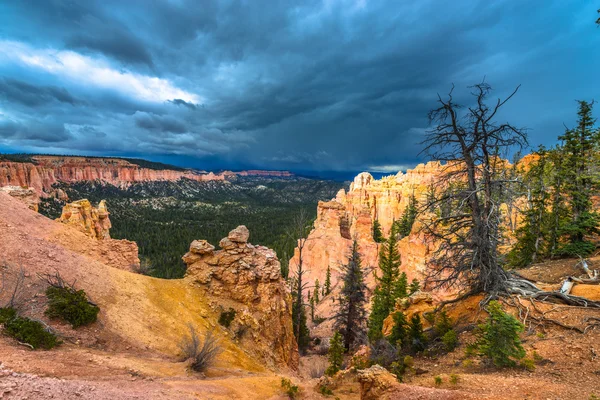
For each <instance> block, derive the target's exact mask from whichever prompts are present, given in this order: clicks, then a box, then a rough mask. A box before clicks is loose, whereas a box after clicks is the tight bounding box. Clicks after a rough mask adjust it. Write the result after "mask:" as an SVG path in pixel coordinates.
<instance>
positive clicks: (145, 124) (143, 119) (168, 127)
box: [134, 112, 187, 133]
mask: <svg viewBox="0 0 600 400" xmlns="http://www.w3.org/2000/svg"><path fill="white" fill-rule="evenodd" d="M134 119H135V124H136V125H137V126H138V127H140V128H143V129H148V130H156V131H161V132H173V133H183V132H186V131H187V128H186V126H185V124H184V123H183V122H181V121H178V120H177V119H175V118H173V117H170V116H168V115H167V116H160V115H155V114H149V113H145V112H137V113H136V114H135V116H134Z"/></svg>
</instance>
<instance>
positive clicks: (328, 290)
mask: <svg viewBox="0 0 600 400" xmlns="http://www.w3.org/2000/svg"><path fill="white" fill-rule="evenodd" d="M323 288H324V290H325V295H328V294H329V293H331V268H330V267H329V265H328V266H327V272H326V274H325V285H324V286H323Z"/></svg>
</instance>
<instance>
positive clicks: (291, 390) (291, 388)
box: [281, 378, 300, 399]
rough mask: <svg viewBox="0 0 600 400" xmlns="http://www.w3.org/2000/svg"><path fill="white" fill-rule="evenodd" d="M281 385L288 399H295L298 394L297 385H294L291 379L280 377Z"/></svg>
mask: <svg viewBox="0 0 600 400" xmlns="http://www.w3.org/2000/svg"><path fill="white" fill-rule="evenodd" d="M281 387H282V388H283V391H284V392H285V394H287V395H288V397H289V398H290V399H295V398H296V397H297V396H298V394H300V388H299V387H298V385H294V384H293V383H292V381H290V380H289V379H287V378H281Z"/></svg>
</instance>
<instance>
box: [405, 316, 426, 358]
mask: <svg viewBox="0 0 600 400" xmlns="http://www.w3.org/2000/svg"><path fill="white" fill-rule="evenodd" d="M408 336H409V339H410V346H411V349H412V350H413V351H415V352H418V351H423V350H425V347H426V346H427V338H426V337H425V334H424V333H423V324H422V323H421V316H420V315H419V314H418V313H416V314H413V316H412V317H411V319H410V329H409V331H408Z"/></svg>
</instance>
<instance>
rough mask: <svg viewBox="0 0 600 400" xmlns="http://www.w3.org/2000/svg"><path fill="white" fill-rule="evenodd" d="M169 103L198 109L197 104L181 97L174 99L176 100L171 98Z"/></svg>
mask: <svg viewBox="0 0 600 400" xmlns="http://www.w3.org/2000/svg"><path fill="white" fill-rule="evenodd" d="M169 103H173V104H175V105H177V106H184V107H187V108H189V109H190V110H195V109H196V105H195V104H193V103H188V102H187V101H185V100H181V99H174V100H169Z"/></svg>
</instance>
